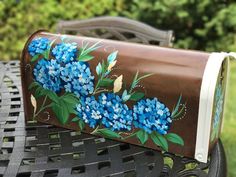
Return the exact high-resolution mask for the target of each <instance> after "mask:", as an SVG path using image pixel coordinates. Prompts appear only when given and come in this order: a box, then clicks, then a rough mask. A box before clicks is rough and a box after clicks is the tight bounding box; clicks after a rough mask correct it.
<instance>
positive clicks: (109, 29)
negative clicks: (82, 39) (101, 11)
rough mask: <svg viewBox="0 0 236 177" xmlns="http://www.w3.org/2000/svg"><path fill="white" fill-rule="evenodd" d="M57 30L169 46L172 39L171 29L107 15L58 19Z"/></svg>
mask: <svg viewBox="0 0 236 177" xmlns="http://www.w3.org/2000/svg"><path fill="white" fill-rule="evenodd" d="M57 32H58V33H63V34H72V35H82V36H89V37H95V38H101V39H112V40H119V41H126V42H134V43H142V44H153V45H158V46H171V45H172V41H173V39H174V37H173V32H172V31H171V30H169V31H164V30H159V29H155V28H153V27H151V26H149V25H146V24H144V23H141V22H138V21H135V20H130V19H127V18H122V17H109V16H108V17H96V18H92V19H88V20H71V21H60V22H59V23H58V27H57Z"/></svg>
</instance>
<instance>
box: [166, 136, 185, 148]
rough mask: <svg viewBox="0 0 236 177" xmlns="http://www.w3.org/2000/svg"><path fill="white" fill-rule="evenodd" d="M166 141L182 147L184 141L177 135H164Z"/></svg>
mask: <svg viewBox="0 0 236 177" xmlns="http://www.w3.org/2000/svg"><path fill="white" fill-rule="evenodd" d="M165 137H166V139H167V140H168V141H170V142H172V143H175V144H179V145H181V146H183V145H184V140H183V139H182V138H181V137H180V136H179V135H177V134H175V133H168V134H167V135H165Z"/></svg>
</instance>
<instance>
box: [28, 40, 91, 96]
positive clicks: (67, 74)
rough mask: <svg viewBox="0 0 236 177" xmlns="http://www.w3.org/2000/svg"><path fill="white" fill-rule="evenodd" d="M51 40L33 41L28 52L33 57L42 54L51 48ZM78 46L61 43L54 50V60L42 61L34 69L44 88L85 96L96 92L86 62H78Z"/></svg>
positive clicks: (36, 78) (35, 75)
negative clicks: (63, 89)
mask: <svg viewBox="0 0 236 177" xmlns="http://www.w3.org/2000/svg"><path fill="white" fill-rule="evenodd" d="M49 43H50V41H49V39H47V38H37V39H34V40H32V41H31V43H30V44H29V47H28V51H29V53H30V55H31V56H34V55H36V54H39V53H40V54H41V53H43V52H44V51H45V50H47V49H48V48H49ZM76 53H77V44H76V43H64V42H62V43H60V44H57V45H56V46H55V47H54V48H53V49H52V55H53V56H54V58H55V60H54V59H51V60H49V59H48V60H47V59H41V60H40V61H39V62H38V63H37V64H36V66H35V68H34V77H35V80H36V81H38V82H39V83H40V84H41V85H42V86H43V87H44V88H46V89H50V90H52V91H60V88H63V87H64V88H65V91H67V92H72V93H74V94H76V95H77V96H81V95H83V96H85V95H88V94H91V93H93V91H94V76H93V75H92V73H91V71H90V68H89V65H88V63H86V62H79V61H77V60H76Z"/></svg>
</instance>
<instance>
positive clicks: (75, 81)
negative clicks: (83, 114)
mask: <svg viewBox="0 0 236 177" xmlns="http://www.w3.org/2000/svg"><path fill="white" fill-rule="evenodd" d="M61 79H62V80H63V81H64V88H65V91H66V92H72V93H74V94H76V95H77V96H79V97H80V96H85V95H88V94H92V93H93V91H94V76H93V75H92V73H91V71H90V68H89V66H88V64H87V63H85V62H72V63H67V64H66V65H65V66H64V67H62V68H61Z"/></svg>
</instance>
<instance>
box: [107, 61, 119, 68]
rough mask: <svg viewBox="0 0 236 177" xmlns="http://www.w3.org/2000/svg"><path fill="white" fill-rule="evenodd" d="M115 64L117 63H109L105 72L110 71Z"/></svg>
mask: <svg viewBox="0 0 236 177" xmlns="http://www.w3.org/2000/svg"><path fill="white" fill-rule="evenodd" d="M116 62H117V60H115V61H113V62H111V63H110V64H109V65H108V67H107V70H108V71H111V69H112V68H113V67H114V66H115V65H116Z"/></svg>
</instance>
